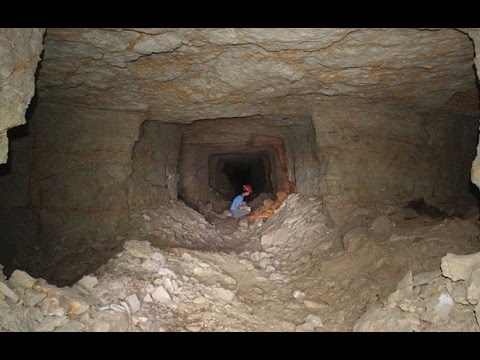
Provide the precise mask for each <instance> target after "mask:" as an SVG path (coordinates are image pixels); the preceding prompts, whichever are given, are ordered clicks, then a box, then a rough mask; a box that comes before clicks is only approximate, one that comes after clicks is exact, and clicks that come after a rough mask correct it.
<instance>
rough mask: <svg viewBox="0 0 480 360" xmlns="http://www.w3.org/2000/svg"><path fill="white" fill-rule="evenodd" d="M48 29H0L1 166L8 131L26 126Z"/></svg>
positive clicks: (5, 159)
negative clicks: (44, 37)
mask: <svg viewBox="0 0 480 360" xmlns="http://www.w3.org/2000/svg"><path fill="white" fill-rule="evenodd" d="M44 33H45V29H0V58H1V59H2V61H1V62H0V164H3V163H5V162H6V161H7V158H8V152H7V150H8V139H7V130H8V129H9V128H11V127H13V126H17V125H21V124H25V112H26V110H27V107H28V105H29V104H30V100H31V99H32V97H33V94H34V92H35V84H34V81H35V79H34V74H35V71H36V69H37V63H38V62H39V61H40V53H41V52H42V50H43V34H44Z"/></svg>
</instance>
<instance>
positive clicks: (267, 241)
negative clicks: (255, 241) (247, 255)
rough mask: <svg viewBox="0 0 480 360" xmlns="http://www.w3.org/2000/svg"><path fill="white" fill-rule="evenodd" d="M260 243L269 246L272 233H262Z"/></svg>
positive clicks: (271, 242)
mask: <svg viewBox="0 0 480 360" xmlns="http://www.w3.org/2000/svg"><path fill="white" fill-rule="evenodd" d="M260 243H261V244H262V246H263V247H267V246H271V245H272V244H273V235H272V234H265V235H262V238H261V240H260ZM257 261H258V260H257Z"/></svg>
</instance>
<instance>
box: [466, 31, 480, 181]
mask: <svg viewBox="0 0 480 360" xmlns="http://www.w3.org/2000/svg"><path fill="white" fill-rule="evenodd" d="M468 35H469V36H470V38H471V39H472V40H473V45H474V47H475V67H476V70H477V84H478V78H480V29H469V30H468ZM479 152H480V143H479V144H478V146H477V157H476V158H475V160H474V161H473V164H472V182H473V183H474V184H475V185H477V187H480V158H479V157H478V153H479Z"/></svg>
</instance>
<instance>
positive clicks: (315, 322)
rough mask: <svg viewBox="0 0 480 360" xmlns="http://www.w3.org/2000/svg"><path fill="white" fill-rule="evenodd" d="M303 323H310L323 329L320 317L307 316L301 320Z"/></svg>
mask: <svg viewBox="0 0 480 360" xmlns="http://www.w3.org/2000/svg"><path fill="white" fill-rule="evenodd" d="M303 321H304V322H310V323H312V324H313V325H314V326H315V327H323V323H322V319H321V318H320V316H317V315H313V314H308V316H307V317H306V318H305V319H304V320H303Z"/></svg>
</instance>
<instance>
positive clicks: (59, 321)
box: [35, 316, 67, 332]
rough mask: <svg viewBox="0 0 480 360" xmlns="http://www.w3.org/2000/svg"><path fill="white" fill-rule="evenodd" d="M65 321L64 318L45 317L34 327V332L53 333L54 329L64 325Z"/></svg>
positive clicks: (65, 318)
mask: <svg viewBox="0 0 480 360" xmlns="http://www.w3.org/2000/svg"><path fill="white" fill-rule="evenodd" d="M66 321H67V317H66V316H45V318H43V320H42V322H40V323H39V324H38V325H37V326H36V327H35V331H40V332H42V331H53V330H55V328H57V327H59V326H62V325H63V324H64V323H66Z"/></svg>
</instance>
